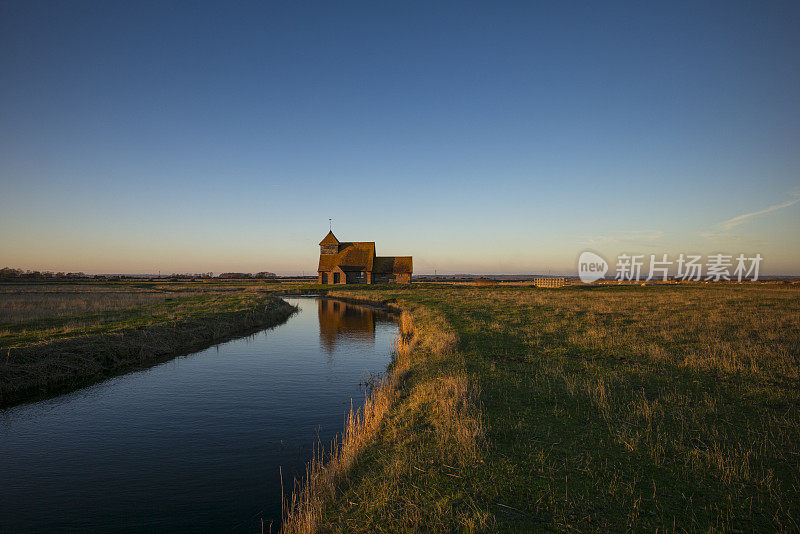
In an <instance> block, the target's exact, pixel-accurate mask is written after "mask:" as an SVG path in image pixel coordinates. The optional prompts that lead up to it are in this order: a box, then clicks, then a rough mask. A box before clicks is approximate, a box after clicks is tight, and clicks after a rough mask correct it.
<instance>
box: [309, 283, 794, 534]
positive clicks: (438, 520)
mask: <svg viewBox="0 0 800 534" xmlns="http://www.w3.org/2000/svg"><path fill="white" fill-rule="evenodd" d="M344 294H348V295H351V293H350V292H347V293H344ZM355 294H357V295H358V296H361V297H366V298H370V297H371V298H372V299H374V300H383V299H391V300H396V301H397V303H398V305H400V306H402V307H403V308H404V309H408V310H413V312H412V315H413V317H414V320H415V322H417V323H418V324H421V323H422V321H420V320H419V319H418V317H417V316H416V315H415V314H416V313H419V311H420V310H425V313H427V314H428V315H429V316H430V317H431V318H435V321H439V322H440V323H441V324H440V326H439V327H438V329H439V330H441V332H445V333H446V335H445V336H444V337H442V336H440V335H437V334H435V333H433V334H432V335H427V334H426V333H423V332H422V331H420V332H418V338H419V340H418V342H417V343H418V344H417V347H416V348H415V350H413V351H412V354H414V355H417V356H416V358H414V357H412V367H411V369H410V370H409V372H408V378H407V380H406V382H405V383H404V385H403V387H402V388H401V394H400V395H399V397H398V399H399V400H398V401H397V402H395V403H394V405H392V406H391V407H390V408H389V409H388V411H387V412H386V413H385V414H384V415H383V421H384V424H383V426H382V427H381V428H380V429H379V430H378V431H376V432H373V433H372V434H373V436H374V437H373V438H370V439H367V442H365V443H362V444H361V445H360V449H361V450H362V452H361V454H360V457H359V460H358V461H356V462H354V465H352V464H351V465H352V467H351V474H350V475H349V476H348V477H347V479H346V480H344V481H343V482H342V483H340V484H338V485H337V486H336V487H337V490H336V492H335V498H332V496H333V494H332V493H330V492H329V493H328V496H327V497H326V500H324V501H321V502H323V503H324V504H321V505H320V506H319V507H318V510H319V511H318V512H315V516H314V517H316V518H317V519H316V520H315V522H314V525H316V526H318V527H320V528H319V529H318V530H322V531H341V532H345V531H362V532H368V531H410V530H449V531H452V530H467V531H469V530H491V531H495V530H500V531H532V530H533V531H540V530H548V531H549V530H557V531H565V530H577V531H598V532H609V531H623V530H646V531H655V530H660V531H670V532H672V531H720V532H726V531H737V530H738V531H765V530H766V531H783V532H790V531H800V520H799V519H798V518H800V504H798V503H800V388H798V383H799V381H800V291H799V290H798V288H797V287H786V286H779V285H741V286H737V285H732V284H731V285H710V284H709V285H698V286H665V287H664V286H653V287H638V286H629V287H614V286H609V287H598V288H581V287H572V288H564V289H553V290H536V289H529V288H520V287H516V288H513V287H497V286H490V287H484V288H481V287H474V286H473V287H468V286H461V287H452V288H447V287H442V286H437V287H435V288H433V287H431V288H426V287H413V286H412V287H411V288H376V289H374V290H371V291H361V290H359V291H357V292H356V293H355ZM428 320H429V321H433V320H434V319H428ZM444 339H446V340H447V341H441V340H444ZM423 343H427V344H428V345H430V346H432V347H435V346H436V345H437V344H440V343H441V345H442V346H443V347H444V346H449V347H450V349H449V350H445V351H444V352H441V351H440V354H441V355H439V356H437V355H436V354H435V352H436V351H435V350H430V349H431V347H428V349H426V348H424V347H423V346H422V345H423ZM441 414H447V415H446V416H444V417H443V416H442V415H441ZM473 421H475V422H476V423H475V424H474V425H473V424H472V422H473ZM370 441H372V444H370V443H369V442H370ZM470 444H472V445H470ZM443 465H447V466H450V467H452V468H453V470H450V468H449V467H448V468H445V467H443ZM456 477H457V478H456Z"/></svg>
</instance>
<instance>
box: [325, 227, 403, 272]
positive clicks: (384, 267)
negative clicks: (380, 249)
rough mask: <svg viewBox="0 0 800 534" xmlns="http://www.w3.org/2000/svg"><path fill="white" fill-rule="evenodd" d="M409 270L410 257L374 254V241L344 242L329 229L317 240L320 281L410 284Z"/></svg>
mask: <svg viewBox="0 0 800 534" xmlns="http://www.w3.org/2000/svg"><path fill="white" fill-rule="evenodd" d="M411 271H412V265H411V256H376V255H375V242H374V241H353V242H343V241H339V240H338V239H336V236H335V235H333V232H328V235H326V236H325V239H323V240H322V241H320V243H319V267H317V273H318V277H317V282H319V283H320V284H378V283H382V282H395V283H400V284H409V283H411Z"/></svg>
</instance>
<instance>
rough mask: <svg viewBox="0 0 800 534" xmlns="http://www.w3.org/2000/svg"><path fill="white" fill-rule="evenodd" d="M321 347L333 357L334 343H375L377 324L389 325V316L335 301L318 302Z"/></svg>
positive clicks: (390, 319) (322, 300)
mask: <svg viewBox="0 0 800 534" xmlns="http://www.w3.org/2000/svg"><path fill="white" fill-rule="evenodd" d="M317 312H318V315H319V342H320V345H321V346H322V347H323V348H324V349H325V351H327V352H328V354H332V353H333V352H334V351H335V350H336V345H337V343H341V342H345V343H350V342H352V341H356V342H358V341H361V342H366V343H371V344H374V343H375V325H376V323H391V322H392V318H391V316H390V315H389V314H387V313H385V312H382V311H380V310H375V309H372V308H364V307H360V306H352V305H348V304H345V303H344V302H339V301H337V300H330V299H319V301H318V302H317Z"/></svg>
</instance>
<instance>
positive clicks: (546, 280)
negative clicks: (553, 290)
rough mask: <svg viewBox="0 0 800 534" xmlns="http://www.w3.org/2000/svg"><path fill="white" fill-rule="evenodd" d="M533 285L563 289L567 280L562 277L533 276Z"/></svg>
mask: <svg viewBox="0 0 800 534" xmlns="http://www.w3.org/2000/svg"><path fill="white" fill-rule="evenodd" d="M533 285H535V286H536V287H563V286H565V285H567V279H566V278H564V277H563V276H534V277H533Z"/></svg>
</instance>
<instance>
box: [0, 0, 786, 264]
mask: <svg viewBox="0 0 800 534" xmlns="http://www.w3.org/2000/svg"><path fill="white" fill-rule="evenodd" d="M798 28H800V3H797V2H746V3H745V2H711V3H705V2H702V3H700V2H661V3H651V2H629V3H610V2H602V3H597V2H593V3H589V2H587V3H577V2H575V3H572V2H570V3H561V2H547V3H540V4H536V3H530V2H514V3H495V2H482V3H472V2H452V3H450V2H433V3H432V2H397V3H387V2H364V3H355V2H344V3H338V2H336V3H335V2H316V3H305V2H209V3H202V2H177V1H175V2H140V1H136V2H111V1H101V2H36V1H31V0H25V1H3V2H0V263H2V264H3V265H8V266H12V267H21V268H30V269H32V268H38V269H50V270H73V271H75V270H83V271H86V272H131V273H133V272H155V271H157V270H160V271H162V272H201V271H215V272H219V271H231V270H232V271H252V272H255V271H262V270H269V271H274V272H279V273H300V272H301V271H306V272H310V271H314V270H315V268H316V261H317V254H318V248H317V243H318V242H319V240H320V239H321V238H322V237H323V236H324V235H325V233H326V232H327V228H328V218H329V217H331V218H333V219H334V231H335V232H336V234H337V236H338V237H339V238H340V239H343V240H374V241H376V242H377V251H378V254H385V255H389V254H413V255H414V263H415V271H416V272H417V273H428V272H433V270H434V269H437V271H438V272H440V273H444V272H473V273H493V272H494V273H531V272H546V271H552V272H570V271H572V272H574V270H575V261H576V258H577V256H578V254H580V252H582V251H583V250H587V249H588V250H594V251H597V252H600V253H601V254H604V255H607V256H614V255H615V254H616V253H618V252H620V251H627V252H629V253H644V254H650V253H659V254H660V253H670V254H677V253H680V252H686V253H702V254H710V253H716V252H726V253H731V254H738V253H739V252H744V253H755V252H760V253H761V254H762V255H763V256H764V257H765V260H764V263H763V264H762V267H763V269H764V270H765V271H766V272H772V273H785V274H800V246H798V245H800V239H799V238H800V202H797V201H798V200H800V31H798ZM759 212H762V213H759ZM742 216H744V217H742ZM3 265H0V267H2V266H3Z"/></svg>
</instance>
